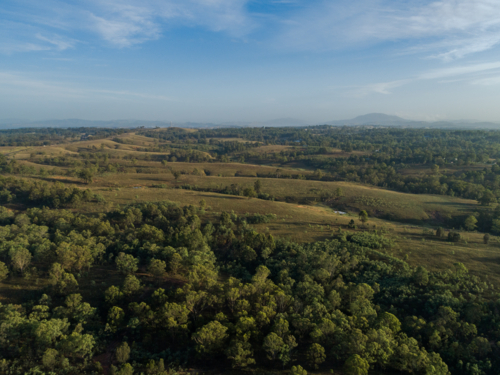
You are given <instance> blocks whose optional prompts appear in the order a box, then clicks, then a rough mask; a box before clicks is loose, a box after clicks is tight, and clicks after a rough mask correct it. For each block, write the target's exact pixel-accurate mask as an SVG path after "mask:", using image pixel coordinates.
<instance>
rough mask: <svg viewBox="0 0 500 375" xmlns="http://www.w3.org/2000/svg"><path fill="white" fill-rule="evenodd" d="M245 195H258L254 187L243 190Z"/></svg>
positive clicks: (250, 196)
mask: <svg viewBox="0 0 500 375" xmlns="http://www.w3.org/2000/svg"><path fill="white" fill-rule="evenodd" d="M243 195H244V196H245V197H248V198H255V197H256V196H257V193H256V192H255V190H254V189H253V188H246V189H245V190H243Z"/></svg>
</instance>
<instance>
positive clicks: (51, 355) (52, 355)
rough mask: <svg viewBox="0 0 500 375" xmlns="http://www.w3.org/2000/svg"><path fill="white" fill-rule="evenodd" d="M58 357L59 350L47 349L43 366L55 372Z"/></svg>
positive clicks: (43, 358)
mask: <svg viewBox="0 0 500 375" xmlns="http://www.w3.org/2000/svg"><path fill="white" fill-rule="evenodd" d="M58 355H59V352H58V351H57V350H55V349H51V348H49V349H47V350H46V351H45V353H43V357H42V364H43V366H44V367H45V368H46V369H47V370H49V371H51V370H54V368H55V367H56V365H57V362H58V360H57V356H58Z"/></svg>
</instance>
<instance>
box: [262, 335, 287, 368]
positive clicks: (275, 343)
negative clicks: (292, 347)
mask: <svg viewBox="0 0 500 375" xmlns="http://www.w3.org/2000/svg"><path fill="white" fill-rule="evenodd" d="M283 345H285V343H284V341H283V339H282V338H281V337H279V336H278V335H277V334H276V333H274V332H271V333H270V334H269V335H267V336H266V337H265V338H264V343H263V345H262V348H263V349H264V350H265V351H266V353H267V358H269V359H270V360H272V361H274V360H275V359H276V356H277V355H278V353H280V352H281V350H282V348H283Z"/></svg>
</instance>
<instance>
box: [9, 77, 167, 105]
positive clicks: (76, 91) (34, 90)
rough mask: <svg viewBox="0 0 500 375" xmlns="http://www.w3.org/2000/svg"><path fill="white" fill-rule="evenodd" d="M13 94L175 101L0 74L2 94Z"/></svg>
mask: <svg viewBox="0 0 500 375" xmlns="http://www.w3.org/2000/svg"><path fill="white" fill-rule="evenodd" d="M13 93H16V94H21V95H23V96H40V97H43V98H47V97H51V98H57V99H65V100H66V99H71V98H73V99H75V98H76V99H92V100H94V99H95V98H96V97H106V98H109V97H111V98H113V99H117V100H128V99H131V98H141V99H148V100H151V99H152V100H158V101H173V99H172V98H170V97H168V96H165V95H154V94H149V93H143V92H136V91H129V90H107V89H100V88H87V87H82V86H80V87H79V84H77V83H74V82H54V81H47V80H41V79H34V78H30V77H29V76H26V75H25V74H20V73H17V72H0V94H7V95H11V94H13Z"/></svg>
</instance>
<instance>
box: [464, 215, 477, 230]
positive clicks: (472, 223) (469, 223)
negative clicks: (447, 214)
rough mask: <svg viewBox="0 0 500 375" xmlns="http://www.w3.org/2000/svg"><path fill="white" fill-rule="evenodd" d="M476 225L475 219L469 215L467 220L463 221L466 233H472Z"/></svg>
mask: <svg viewBox="0 0 500 375" xmlns="http://www.w3.org/2000/svg"><path fill="white" fill-rule="evenodd" d="M476 224H477V219H476V217H475V216H472V215H471V216H469V217H468V218H467V219H465V223H464V226H465V229H467V230H468V231H473V230H474V229H476Z"/></svg>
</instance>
